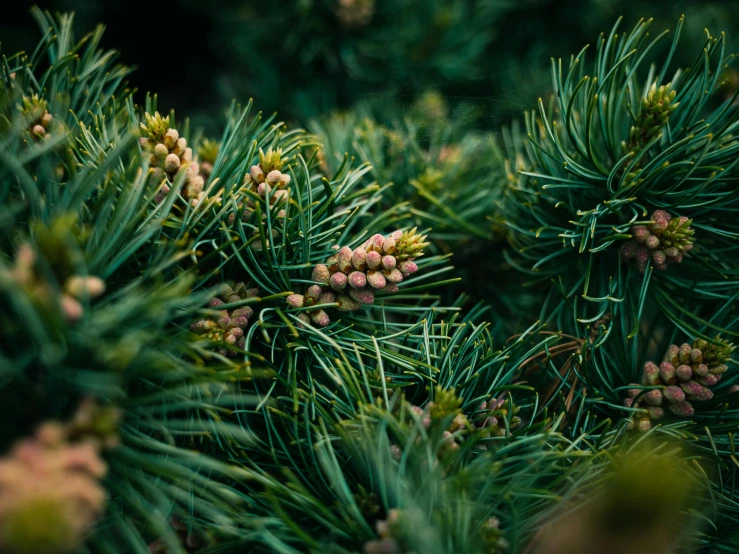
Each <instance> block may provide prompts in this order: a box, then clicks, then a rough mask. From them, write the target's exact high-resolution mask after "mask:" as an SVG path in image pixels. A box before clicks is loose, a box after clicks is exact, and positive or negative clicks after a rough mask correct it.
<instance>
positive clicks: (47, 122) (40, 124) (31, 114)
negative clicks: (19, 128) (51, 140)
mask: <svg viewBox="0 0 739 554" xmlns="http://www.w3.org/2000/svg"><path fill="white" fill-rule="evenodd" d="M19 108H20V112H21V115H22V116H23V118H24V119H25V121H26V124H27V128H28V132H29V133H31V136H33V137H34V138H36V139H42V138H48V137H49V131H50V130H51V126H52V124H53V121H54V116H52V115H51V114H50V113H49V109H48V108H49V105H48V104H47V102H46V100H44V99H43V98H41V97H39V95H38V94H34V95H32V96H31V97H30V98H29V97H28V96H24V97H23V99H22V104H21V105H20V106H19Z"/></svg>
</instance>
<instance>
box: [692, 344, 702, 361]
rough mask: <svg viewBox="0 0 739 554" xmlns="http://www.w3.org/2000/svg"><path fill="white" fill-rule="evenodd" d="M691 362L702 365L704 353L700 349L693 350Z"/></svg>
mask: <svg viewBox="0 0 739 554" xmlns="http://www.w3.org/2000/svg"><path fill="white" fill-rule="evenodd" d="M690 361H691V362H692V363H694V364H699V363H701V362H702V361H703V351H702V350H701V349H700V348H691V349H690Z"/></svg>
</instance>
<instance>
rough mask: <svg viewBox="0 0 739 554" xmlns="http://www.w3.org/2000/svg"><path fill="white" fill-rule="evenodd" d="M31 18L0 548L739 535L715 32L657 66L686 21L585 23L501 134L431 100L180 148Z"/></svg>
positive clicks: (1, 350)
mask: <svg viewBox="0 0 739 554" xmlns="http://www.w3.org/2000/svg"><path fill="white" fill-rule="evenodd" d="M371 7H372V4H371V3H366V2H364V3H363V2H354V3H352V2H341V3H339V5H338V12H337V14H336V17H338V18H340V19H341V20H342V21H343V22H344V24H346V25H350V26H358V25H359V26H361V25H368V24H369V23H368V21H369V16H367V14H368V13H370V11H371ZM34 15H35V17H36V18H37V20H38V23H39V26H40V28H41V29H42V32H43V33H44V37H43V38H42V40H41V42H40V45H39V47H38V48H37V49H36V51H35V52H34V53H33V54H32V55H31V56H27V55H25V54H17V55H12V56H8V57H4V58H3V59H2V65H0V111H1V112H2V114H1V115H2V117H0V133H2V141H1V142H0V198H2V202H1V203H0V226H1V227H2V231H3V232H2V233H1V234H0V237H2V238H0V306H1V307H2V317H0V326H2V333H1V334H0V376H1V377H2V378H1V379H0V390H1V391H2V398H3V400H4V401H3V404H2V407H1V408H0V410H2V415H3V416H4V417H3V422H4V423H3V425H2V431H3V432H2V435H0V436H1V437H2V439H1V440H0V551H2V552H10V553H13V554H16V553H18V554H31V553H64V552H90V553H97V552H101V553H108V552H160V553H165V552H166V553H183V552H202V553H208V552H210V553H215V552H219V553H223V552H286V553H288V552H289V553H292V552H317V551H321V552H330V553H337V554H338V553H349V552H365V553H367V554H374V553H387V552H390V553H410V552H417V553H430V554H435V553H439V554H441V553H460V552H462V553H481V552H484V553H496V554H497V553H503V552H511V553H513V552H536V553H541V554H550V553H555V552H557V553H558V552H576V553H579V552H582V553H583V554H584V553H586V552H593V551H604V552H611V551H613V552H616V551H618V552H621V551H629V552H650V553H652V554H653V553H655V552H671V551H675V550H676V549H677V548H682V549H684V550H685V551H692V552H733V551H735V550H736V548H737V546H739V545H738V544H737V536H739V527H738V526H737V521H739V510H737V505H736V501H735V498H734V496H735V495H734V489H735V484H736V471H737V464H736V460H735V452H734V433H735V429H736V426H737V417H736V414H737V402H738V399H739V396H737V390H739V383H737V381H738V380H739V378H738V377H737V376H736V364H735V362H734V361H733V360H732V355H733V352H734V344H733V343H735V342H736V336H737V334H738V333H739V327H738V325H737V324H738V323H739V318H738V317H737V313H736V301H735V299H736V296H737V292H738V289H737V285H736V275H737V274H739V267H737V262H736V260H735V256H733V254H734V251H735V250H736V246H735V242H736V239H737V236H738V231H739V230H738V229H737V228H736V226H737V223H736V222H735V221H734V220H733V219H732V218H731V215H732V213H733V211H735V208H736V207H737V206H736V204H737V198H738V197H737V194H736V182H737V169H736V164H737V160H738V159H739V158H737V149H739V142H737V140H736V138H735V136H734V135H735V134H736V127H737V125H738V123H737V120H738V118H739V104H738V103H737V97H738V95H739V93H734V94H733V95H732V96H727V94H726V86H725V85H726V81H727V80H728V79H727V66H728V64H729V63H730V62H731V56H730V55H729V54H728V53H727V51H726V42H725V41H726V39H725V37H724V36H723V35H721V36H719V37H717V38H714V37H712V36H711V35H709V34H706V37H705V45H704V47H702V49H701V50H700V51H699V52H697V56H696V57H695V58H694V62H693V64H692V65H690V66H687V67H683V68H682V69H675V67H676V66H679V65H680V63H681V60H679V59H678V56H677V54H676V52H679V49H678V46H677V45H678V44H679V42H678V40H679V37H680V34H681V29H682V26H683V22H682V20H680V21H679V22H678V24H677V28H676V30H675V37H674V39H673V41H672V43H671V45H668V47H667V48H666V49H664V51H660V50H659V48H660V45H661V42H660V39H662V35H660V36H658V37H656V38H655V39H652V38H651V37H649V35H648V32H647V29H648V26H649V23H648V22H643V21H642V22H639V23H638V24H637V25H636V26H635V27H634V28H633V29H632V30H631V31H629V32H626V33H621V32H619V31H618V26H617V27H614V29H613V31H612V32H611V33H610V34H609V35H607V36H605V35H604V36H602V37H601V39H599V41H598V43H597V46H596V48H595V50H596V52H595V60H594V62H593V63H592V64H589V63H586V60H587V58H586V55H585V53H586V50H582V51H581V52H580V53H579V54H577V55H576V56H573V57H572V58H571V59H570V61H569V64H563V63H562V62H561V61H554V62H553V65H552V75H553V83H552V86H553V95H552V97H551V99H550V100H547V101H546V102H545V101H544V100H541V101H540V102H539V107H538V110H535V111H533V112H530V113H527V114H526V115H525V130H526V136H524V134H523V131H522V130H521V127H520V126H518V125H515V124H514V125H513V126H512V127H510V128H506V129H504V130H503V131H502V133H500V135H501V136H502V139H500V140H499V139H498V136H497V135H496V134H490V133H486V132H482V131H478V130H475V126H474V120H473V119H472V118H469V117H467V116H466V115H463V116H461V117H460V116H459V114H458V112H454V111H452V112H451V113H450V111H449V110H448V104H447V102H446V100H445V99H444V98H443V97H441V96H439V95H438V94H427V95H425V96H423V97H422V98H421V99H420V100H419V101H418V102H417V103H416V104H415V105H414V107H413V108H412V109H411V110H410V111H409V112H407V113H404V110H403V107H402V106H397V105H395V106H392V105H384V106H381V107H379V108H378V107H377V105H372V103H365V104H363V105H361V106H357V107H356V108H355V109H354V110H353V111H352V112H350V113H343V114H342V113H334V114H331V115H327V116H324V117H320V118H315V119H313V120H311V121H308V122H307V125H306V129H307V130H305V129H301V128H299V127H297V126H293V125H287V124H285V123H283V122H281V121H278V120H277V119H276V116H272V117H265V116H263V114H262V113H260V112H256V113H255V112H254V110H253V109H252V105H251V102H250V103H248V104H247V105H245V106H241V105H239V104H237V103H234V104H233V105H232V106H231V109H230V111H229V113H228V117H227V121H226V123H225V126H224V129H223V133H222V134H221V136H220V137H205V138H204V137H202V136H200V135H199V134H198V132H196V131H192V130H191V129H190V125H189V123H188V121H187V120H181V119H179V118H175V114H174V113H171V112H166V111H165V110H164V109H163V108H161V107H160V106H158V102H157V98H156V96H146V97H145V99H144V102H143V104H141V105H139V104H137V103H136V99H135V98H134V94H133V92H132V91H131V89H130V88H129V87H128V85H127V79H128V76H129V71H128V69H127V68H125V67H122V66H120V65H118V64H116V60H115V54H114V53H112V52H105V51H103V50H101V49H100V47H99V44H100V38H101V33H102V30H101V29H100V28H98V29H97V30H96V31H95V32H93V33H92V34H90V35H88V36H86V37H85V38H84V39H82V40H80V41H75V40H74V38H73V36H72V18H71V17H70V16H66V15H61V16H58V17H52V16H51V15H49V14H47V13H43V12H41V11H40V10H34ZM478 23H479V22H478ZM266 27H267V28H271V27H269V26H268V25H267V26H266ZM287 38H288V39H290V37H287ZM466 46H468V47H473V46H474V45H466ZM453 51H454V50H453ZM455 56H460V57H461V58H462V60H464V59H465V56H464V55H462V54H460V53H459V52H456V53H455ZM403 61H407V60H399V62H403ZM650 62H651V63H652V65H651V66H647V64H648V63H650ZM361 63H362V64H366V69H371V65H370V64H368V63H367V62H364V61H363V62H361ZM565 65H566V69H565V68H564V66H565ZM452 259H453V260H454V261H455V264H456V261H457V260H460V264H459V267H454V266H452V265H451V260H452ZM479 276H483V278H480V277H479ZM476 277H477V279H476ZM525 281H526V282H525Z"/></svg>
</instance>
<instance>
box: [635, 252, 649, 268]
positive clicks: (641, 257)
mask: <svg viewBox="0 0 739 554" xmlns="http://www.w3.org/2000/svg"><path fill="white" fill-rule="evenodd" d="M647 262H649V250H648V249H646V248H644V247H643V246H642V247H641V248H639V249H638V250H637V251H636V268H637V269H638V270H639V271H640V272H641V273H644V272H645V271H646V270H647Z"/></svg>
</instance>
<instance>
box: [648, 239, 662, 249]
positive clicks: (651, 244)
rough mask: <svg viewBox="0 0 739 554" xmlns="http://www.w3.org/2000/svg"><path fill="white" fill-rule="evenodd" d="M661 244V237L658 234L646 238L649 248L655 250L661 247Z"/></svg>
mask: <svg viewBox="0 0 739 554" xmlns="http://www.w3.org/2000/svg"><path fill="white" fill-rule="evenodd" d="M659 244H660V242H659V239H658V238H657V237H656V236H654V235H650V236H649V237H647V240H646V245H647V248H650V249H652V250H655V249H657V248H659Z"/></svg>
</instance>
